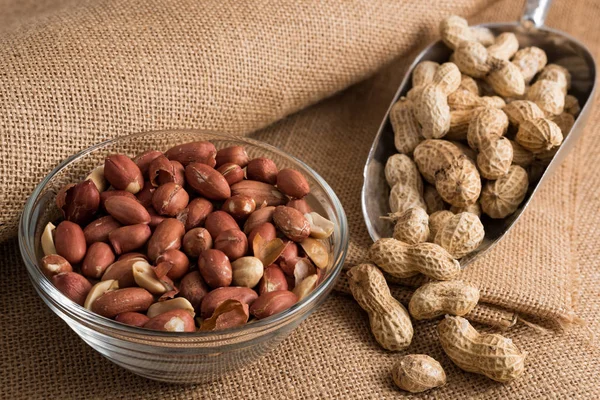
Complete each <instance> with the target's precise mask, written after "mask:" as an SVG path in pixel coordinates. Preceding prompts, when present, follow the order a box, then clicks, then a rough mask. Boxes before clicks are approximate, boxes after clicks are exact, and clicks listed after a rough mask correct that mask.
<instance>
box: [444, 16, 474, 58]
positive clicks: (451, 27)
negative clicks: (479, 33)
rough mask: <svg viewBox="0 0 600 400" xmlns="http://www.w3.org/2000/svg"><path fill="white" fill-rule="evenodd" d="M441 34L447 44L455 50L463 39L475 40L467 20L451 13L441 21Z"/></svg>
mask: <svg viewBox="0 0 600 400" xmlns="http://www.w3.org/2000/svg"><path fill="white" fill-rule="evenodd" d="M440 35H441V36H442V40H443V41H444V43H445V44H446V46H448V47H450V48H451V49H453V50H454V49H456V47H457V46H458V45H459V44H460V43H461V42H463V41H471V40H474V37H473V33H472V31H471V28H469V24H468V22H467V20H466V19H464V18H461V17H459V16H457V15H451V16H449V17H447V18H445V19H444V20H442V22H441V23H440Z"/></svg>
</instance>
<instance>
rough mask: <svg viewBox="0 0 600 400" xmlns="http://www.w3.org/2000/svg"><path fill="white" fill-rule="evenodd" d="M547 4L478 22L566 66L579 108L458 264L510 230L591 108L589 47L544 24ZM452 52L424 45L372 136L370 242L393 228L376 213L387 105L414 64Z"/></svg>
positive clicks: (402, 92) (387, 144) (382, 210)
mask: <svg viewBox="0 0 600 400" xmlns="http://www.w3.org/2000/svg"><path fill="white" fill-rule="evenodd" d="M549 6H550V1H549V0H528V1H527V3H526V5H525V10H524V13H523V17H522V19H521V22H520V23H494V24H484V25H480V26H482V27H486V28H489V29H490V30H491V31H492V32H493V33H494V34H495V35H499V34H500V33H503V32H513V33H514V34H515V35H516V36H517V38H518V40H519V45H520V47H528V46H537V47H539V48H541V49H543V50H544V51H545V52H546V54H547V55H548V63H554V64H559V65H562V66H563V67H565V68H567V69H568V70H569V72H570V73H571V77H572V83H571V89H570V91H569V94H572V95H573V96H575V97H577V99H578V100H579V104H580V105H581V113H580V114H579V116H578V117H577V119H576V120H575V124H574V125H573V127H572V128H571V131H570V132H569V134H568V136H567V137H566V138H565V140H564V142H563V143H562V145H561V146H560V149H559V151H558V152H557V153H556V155H555V156H554V158H553V159H552V161H551V162H550V164H549V165H548V167H547V168H546V170H545V171H544V174H543V175H542V177H541V179H540V180H539V181H538V182H537V183H536V184H533V185H530V187H529V190H528V192H527V196H526V197H525V200H524V201H523V202H522V203H521V205H520V206H519V208H518V209H517V211H516V212H515V213H514V214H512V215H510V216H508V217H506V218H504V219H491V218H487V217H486V216H484V215H482V222H483V224H484V226H485V239H484V241H483V243H482V244H481V246H479V248H478V249H477V250H476V251H474V252H473V253H471V254H469V255H467V256H465V257H463V258H462V259H461V260H460V262H461V265H462V266H463V267H464V266H465V265H467V264H469V263H470V262H472V261H473V260H475V259H476V258H478V257H479V256H481V255H482V254H484V253H485V252H486V251H487V250H489V249H491V248H492V247H493V246H494V245H495V244H496V243H498V242H499V241H500V239H501V238H502V237H503V236H504V235H505V234H506V233H507V232H508V231H509V230H510V228H511V227H512V226H513V225H514V223H515V222H516V221H517V220H518V219H519V217H520V216H521V214H522V213H523V210H525V208H526V207H527V205H528V204H529V202H530V201H531V198H532V197H533V195H534V194H535V193H536V191H537V189H538V188H539V186H540V185H541V184H542V182H544V181H545V180H547V177H548V175H550V174H551V173H552V171H553V170H554V169H555V168H556V167H557V166H558V165H559V164H560V163H561V162H562V160H563V159H564V158H565V156H566V155H567V153H568V152H569V151H570V150H571V148H572V147H573V146H574V144H575V143H576V142H577V139H578V138H579V136H580V135H581V132H582V131H583V128H584V126H585V122H586V120H587V119H588V116H589V113H590V109H591V106H592V104H591V102H592V100H593V94H594V90H595V82H596V65H595V62H594V59H593V57H592V55H591V54H590V52H589V51H588V49H587V48H586V47H585V46H583V45H582V44H581V43H580V42H579V41H577V40H575V39H573V38H572V37H571V36H569V35H567V34H565V33H563V32H560V31H557V30H554V29H550V28H546V27H544V26H543V24H544V19H545V17H546V14H547V12H548V8H549ZM451 52H452V51H451V50H450V49H449V48H448V47H446V45H444V43H443V42H442V41H441V40H440V41H437V42H435V43H433V44H432V45H430V46H429V47H427V48H426V49H425V50H423V52H422V53H421V54H420V55H419V56H418V57H417V58H416V60H415V61H414V62H413V63H412V65H411V66H410V69H409V71H408V72H407V74H406V76H405V77H404V80H403V81H402V84H401V85H400V88H399V89H398V91H397V92H396V95H395V96H394V99H393V100H392V104H391V105H390V108H389V109H388V111H387V113H386V115H385V118H384V120H383V122H382V124H381V126H380V128H379V132H378V133H377V136H376V137H375V140H374V141H373V145H372V147H371V151H370V152H369V157H368V158H367V163H366V165H365V169H364V173H363V174H364V184H363V189H362V194H361V196H362V198H361V201H362V210H363V215H364V218H365V222H366V225H367V229H368V231H369V234H370V235H371V238H372V239H373V240H374V241H375V240H377V239H379V238H383V237H391V236H392V230H393V226H392V224H391V223H390V222H389V221H388V220H384V219H381V218H380V216H383V215H387V213H389V212H390V207H389V204H388V197H389V192H390V188H389V186H388V184H387V182H386V180H385V175H384V167H385V163H386V161H387V159H388V157H390V156H391V155H393V154H395V153H397V151H396V148H395V147H394V132H393V130H392V126H391V124H390V121H389V118H388V116H389V113H390V109H391V106H392V105H393V104H394V103H395V102H396V101H398V99H400V97H402V96H406V93H407V92H408V90H409V89H410V88H411V79H412V70H413V69H414V68H415V66H416V65H417V64H419V63H420V62H421V61H427V60H429V61H435V62H438V63H444V62H447V61H448V60H449V58H450V54H451Z"/></svg>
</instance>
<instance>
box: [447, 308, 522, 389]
mask: <svg viewBox="0 0 600 400" xmlns="http://www.w3.org/2000/svg"><path fill="white" fill-rule="evenodd" d="M438 334H439V337H440V343H441V345H442V348H443V349H444V352H445V353H446V354H447V355H448V357H449V358H450V359H451V360H452V362H454V364H456V365H457V366H458V367H459V368H461V369H463V370H465V371H467V372H474V373H476V374H481V375H485V376H487V377H488V378H490V379H493V380H495V381H497V382H503V383H504V382H510V381H512V380H515V379H516V378H518V377H519V376H520V375H521V374H522V373H523V371H524V370H525V358H526V355H527V353H524V352H521V351H520V350H519V349H518V348H517V346H515V344H514V343H513V342H512V340H510V339H508V338H505V337H504V336H501V335H498V334H480V333H479V332H477V331H476V330H475V328H473V327H472V326H471V324H469V321H467V320H466V319H464V318H462V317H451V316H446V318H445V319H444V320H443V321H442V322H440V324H439V325H438Z"/></svg>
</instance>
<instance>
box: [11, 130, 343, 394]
mask: <svg viewBox="0 0 600 400" xmlns="http://www.w3.org/2000/svg"><path fill="white" fill-rule="evenodd" d="M199 140H209V141H211V142H212V143H214V144H215V146H216V147H217V149H219V148H223V147H227V146H233V145H242V146H244V147H245V148H246V151H247V152H248V155H249V156H250V158H254V157H268V158H271V159H272V160H273V161H275V163H276V164H277V166H278V167H279V168H280V169H281V168H286V167H289V168H294V169H297V170H299V171H301V172H302V173H303V174H304V175H305V177H306V178H307V180H308V182H309V184H310V187H311V193H310V195H309V196H307V201H308V202H309V204H310V205H311V206H312V207H313V208H314V209H315V211H317V212H319V213H321V214H322V215H323V216H325V217H327V218H328V219H330V220H331V221H333V222H334V223H335V225H336V228H335V231H334V234H333V235H332V237H331V239H330V243H331V248H332V255H333V256H332V257H331V260H330V264H329V266H328V268H327V272H326V274H325V275H326V277H325V279H324V281H323V282H322V284H321V285H320V286H319V287H317V288H316V289H315V290H314V291H313V292H312V293H311V294H310V295H309V296H307V297H306V298H305V299H303V300H302V301H301V302H299V303H298V304H296V305H294V306H293V307H291V308H290V309H288V310H286V311H284V312H282V313H280V314H277V315H274V316H272V317H270V318H267V319H264V320H260V321H254V322H251V323H249V324H247V325H246V326H244V327H240V328H235V329H229V330H225V331H221V332H217V333H211V332H208V333H204V332H202V333H200V332H195V333H169V334H165V333H164V332H157V331H149V330H144V329H140V328H135V327H130V326H127V325H123V324H120V323H118V322H115V321H113V320H110V319H107V318H104V317H101V316H99V315H97V314H94V313H92V312H90V311H88V310H86V309H85V308H83V307H81V306H79V305H77V304H76V303H74V302H72V301H70V300H69V299H67V298H66V297H65V296H63V295H62V294H61V293H60V292H59V291H58V290H57V289H56V288H55V287H54V286H53V285H52V283H51V282H50V281H49V280H48V279H47V278H46V277H45V276H44V275H43V274H42V273H41V271H40V270H39V267H38V261H39V260H40V259H41V258H42V257H43V252H42V249H41V245H40V237H41V233H42V230H43V228H44V227H45V225H46V224H47V222H49V221H55V220H56V219H58V218H59V211H58V209H57V208H56V206H55V204H54V198H55V195H56V193H57V192H58V190H59V189H60V188H61V187H62V186H64V185H65V184H67V183H70V182H76V181H79V180H81V179H83V178H84V177H85V176H86V175H87V174H88V173H89V171H91V170H92V169H93V168H94V167H96V166H98V165H101V164H102V163H103V160H104V157H106V156H107V155H109V154H114V153H123V154H127V155H129V156H134V155H135V154H138V153H140V152H141V151H144V150H147V149H157V150H161V151H164V150H166V149H168V148H169V147H172V146H174V145H176V144H181V143H186V142H191V141H199ZM19 245H20V248H21V253H22V256H23V260H24V261H25V264H26V267H27V270H28V272H29V276H30V278H31V281H32V283H33V285H34V287H35V289H36V291H37V292H38V294H39V295H40V297H41V298H42V299H43V300H44V302H45V303H46V304H47V305H48V307H50V309H51V310H52V311H54V313H56V314H57V315H58V316H59V317H60V318H62V319H63V320H64V321H65V322H66V323H67V324H68V325H69V326H70V327H71V328H72V329H73V330H74V331H75V332H76V333H77V334H78V335H79V336H80V337H81V338H82V339H83V340H84V341H85V342H86V343H87V344H89V345H90V346H91V347H92V348H94V349H95V350H97V351H98V352H99V353H100V354H102V355H103V356H104V357H106V358H108V359H109V360H110V361H112V362H114V363H115V364H117V365H120V366H121V367H123V368H126V369H128V370H130V371H132V372H134V373H136V374H138V375H141V376H144V377H146V378H149V379H154V380H159V381H165V382H170V383H198V382H207V381H212V380H215V379H218V378H220V377H221V376H223V375H224V374H226V373H228V372H230V371H232V370H235V369H237V368H240V367H242V366H245V365H248V364H249V363H251V362H253V361H254V360H256V359H257V358H258V357H260V356H261V355H263V354H265V353H267V352H268V351H269V350H271V349H272V348H274V347H275V346H277V345H278V344H279V343H280V342H281V341H282V340H283V339H285V338H286V337H287V336H288V335H289V334H290V333H291V332H292V330H293V329H294V328H296V327H297V326H298V325H299V324H300V323H301V322H302V321H303V320H304V319H305V318H306V317H308V316H309V315H310V314H311V313H312V312H313V311H314V310H315V309H316V308H317V307H318V306H319V305H320V304H321V303H322V302H323V301H324V300H325V298H326V297H327V295H328V294H329V293H330V292H331V290H332V288H333V286H334V284H335V281H336V280H337V277H338V275H339V273H340V271H341V269H342V266H343V262H344V259H345V256H346V252H347V248H348V229H347V222H346V216H345V213H344V210H343V208H342V206H341V204H340V201H339V199H338V198H337V196H336V195H335V193H334V192H333V190H332V189H331V188H330V187H329V185H328V184H327V183H326V182H325V181H324V180H323V179H322V178H321V177H320V176H319V175H318V174H317V173H316V172H315V171H313V170H312V169H311V168H310V167H308V166H307V165H306V164H304V163H303V162H301V161H299V160H297V159H295V158H293V157H291V156H289V155H287V154H285V153H284V152H282V151H280V150H278V149H277V148H275V147H272V146H270V145H266V144H264V143H261V142H258V141H255V140H251V139H245V138H234V137H230V136H226V135H222V134H217V133H213V132H206V131H195V130H178V131H160V132H147V133H140V134H135V135H131V136H127V137H122V138H118V139H115V140H111V141H108V142H104V143H101V144H99V145H96V146H93V147H91V148H89V149H87V150H84V151H83V152H81V153H79V154H77V155H75V156H73V157H71V158H69V159H67V160H65V161H64V162H63V163H62V164H61V165H59V166H58V167H57V168H56V169H55V170H54V171H52V172H51V173H50V174H49V175H48V176H47V177H46V178H44V180H43V181H42V182H41V183H40V184H39V186H38V187H37V188H36V189H35V190H34V192H33V194H32V196H31V197H30V198H29V200H28V201H27V203H26V205H25V209H24V211H23V215H22V217H21V223H20V226H19ZM55 340H56V341H57V343H55V345H57V346H60V339H58V338H55Z"/></svg>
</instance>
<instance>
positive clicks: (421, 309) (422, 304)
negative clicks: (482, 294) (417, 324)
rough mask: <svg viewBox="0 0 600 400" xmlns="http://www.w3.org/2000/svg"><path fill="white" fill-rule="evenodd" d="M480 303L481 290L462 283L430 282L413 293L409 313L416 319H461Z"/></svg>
mask: <svg viewBox="0 0 600 400" xmlns="http://www.w3.org/2000/svg"><path fill="white" fill-rule="evenodd" d="M478 302H479V289H477V288H476V287H473V286H469V285H467V284H466V283H464V282H462V281H446V282H430V283H426V284H424V285H423V286H421V287H420V288H418V289H417V290H415V292H414V293H413V295H412V297H411V298H410V302H409V303H408V311H409V312H410V315H411V316H412V317H413V318H414V319H418V320H422V319H432V318H437V317H439V316H441V315H444V314H451V315H458V316H460V317H462V316H464V315H467V314H468V313H470V312H471V311H472V310H473V309H474V308H475V306H476V305H477V303H478Z"/></svg>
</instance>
